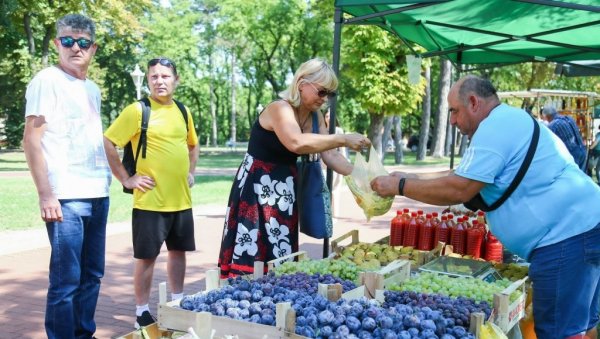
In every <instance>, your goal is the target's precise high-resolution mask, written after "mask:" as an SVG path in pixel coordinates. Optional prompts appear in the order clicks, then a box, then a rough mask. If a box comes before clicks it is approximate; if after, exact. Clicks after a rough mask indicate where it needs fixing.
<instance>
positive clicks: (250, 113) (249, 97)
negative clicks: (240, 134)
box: [246, 86, 254, 132]
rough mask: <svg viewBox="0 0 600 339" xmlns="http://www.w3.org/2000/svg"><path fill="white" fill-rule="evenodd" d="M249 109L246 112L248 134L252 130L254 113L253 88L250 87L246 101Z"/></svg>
mask: <svg viewBox="0 0 600 339" xmlns="http://www.w3.org/2000/svg"><path fill="white" fill-rule="evenodd" d="M246 105H247V106H248V109H247V110H246V116H247V117H248V132H250V130H252V122H253V120H252V111H254V107H253V106H254V105H252V86H248V100H247V101H246Z"/></svg>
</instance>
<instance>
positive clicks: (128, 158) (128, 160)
mask: <svg viewBox="0 0 600 339" xmlns="http://www.w3.org/2000/svg"><path fill="white" fill-rule="evenodd" d="M173 101H174V102H175V104H176V105H177V107H178V108H179V111H181V114H182V115H183V120H185V129H186V130H188V116H187V110H186V109H185V106H184V105H183V104H182V103H181V102H179V101H177V100H175V99H173ZM139 102H140V104H141V105H142V126H141V127H142V131H141V132H140V142H139V143H138V145H137V150H136V151H135V157H134V156H133V147H132V146H131V141H130V142H128V143H127V145H125V147H124V148H123V160H121V162H122V163H123V166H124V167H125V170H127V173H128V174H129V176H132V175H134V174H135V173H136V166H137V159H138V156H139V155H140V149H141V150H142V158H144V159H145V158H146V143H147V137H146V131H147V130H148V121H149V120H150V112H151V107H150V100H148V98H143V99H141V100H140V101H139ZM123 192H125V193H129V194H132V193H133V190H132V189H129V188H126V187H125V186H123Z"/></svg>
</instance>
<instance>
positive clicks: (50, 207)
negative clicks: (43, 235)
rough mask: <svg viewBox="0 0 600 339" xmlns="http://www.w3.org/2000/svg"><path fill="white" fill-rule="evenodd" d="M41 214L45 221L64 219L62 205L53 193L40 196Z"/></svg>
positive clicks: (60, 220)
mask: <svg viewBox="0 0 600 339" xmlns="http://www.w3.org/2000/svg"><path fill="white" fill-rule="evenodd" d="M40 214H41V217H42V220H43V221H44V222H55V221H57V222H62V221H63V214H62V207H61V205H60V202H59V201H58V199H56V197H55V196H54V195H53V194H52V195H50V196H44V197H40Z"/></svg>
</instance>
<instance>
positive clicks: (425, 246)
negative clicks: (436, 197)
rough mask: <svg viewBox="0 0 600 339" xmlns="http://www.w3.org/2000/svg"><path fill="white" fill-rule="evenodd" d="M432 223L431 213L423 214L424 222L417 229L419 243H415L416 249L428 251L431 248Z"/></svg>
mask: <svg viewBox="0 0 600 339" xmlns="http://www.w3.org/2000/svg"><path fill="white" fill-rule="evenodd" d="M433 232H434V228H433V223H432V219H431V214H429V213H427V214H425V222H424V223H423V226H421V229H420V230H419V243H418V245H417V249H419V250H421V251H430V250H431V249H433Z"/></svg>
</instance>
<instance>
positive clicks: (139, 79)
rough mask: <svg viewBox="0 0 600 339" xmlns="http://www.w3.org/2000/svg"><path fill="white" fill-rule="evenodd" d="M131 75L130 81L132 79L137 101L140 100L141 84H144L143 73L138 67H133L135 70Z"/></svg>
mask: <svg viewBox="0 0 600 339" xmlns="http://www.w3.org/2000/svg"><path fill="white" fill-rule="evenodd" d="M129 74H131V79H133V84H134V85H135V91H136V95H137V99H138V100H140V99H141V98H142V83H143V82H144V72H142V70H141V69H140V65H137V64H136V65H135V69H134V70H133V72H131V73H129Z"/></svg>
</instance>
